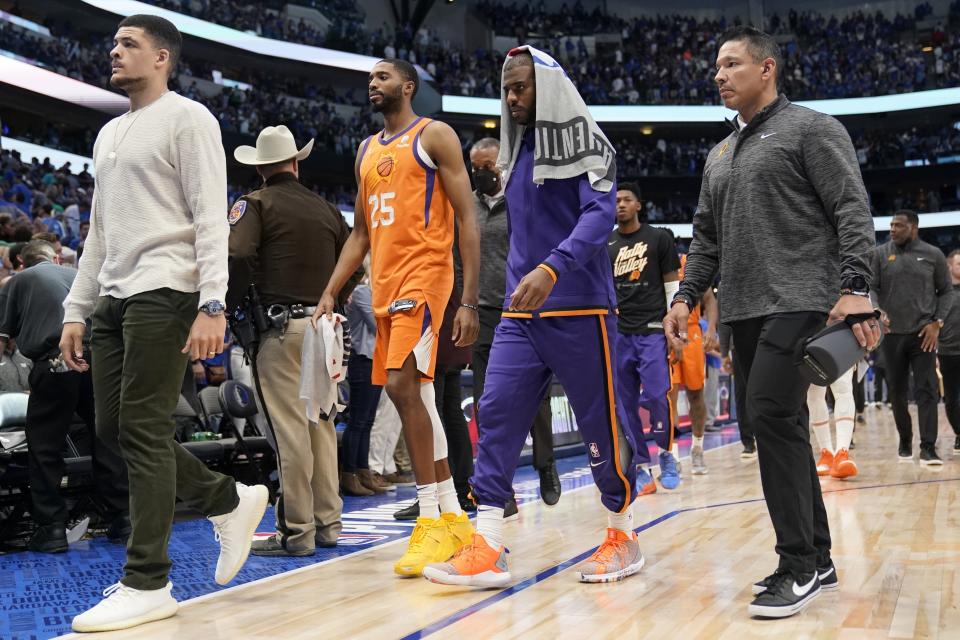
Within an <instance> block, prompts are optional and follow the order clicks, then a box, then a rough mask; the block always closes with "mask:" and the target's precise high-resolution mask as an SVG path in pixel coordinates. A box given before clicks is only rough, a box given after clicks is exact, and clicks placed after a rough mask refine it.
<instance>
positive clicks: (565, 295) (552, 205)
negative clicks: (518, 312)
mask: <svg viewBox="0 0 960 640" xmlns="http://www.w3.org/2000/svg"><path fill="white" fill-rule="evenodd" d="M533 133H534V129H533V128H532V127H531V128H530V129H528V130H527V131H526V132H525V133H524V135H523V142H522V146H521V147H520V151H519V154H518V156H517V161H516V164H514V167H513V171H512V173H511V174H510V179H509V182H508V183H507V188H506V192H505V193H506V201H507V220H508V233H509V236H510V252H509V254H508V255H507V298H506V300H505V301H504V309H506V308H507V306H508V305H509V302H510V294H512V293H513V292H514V290H515V289H516V288H517V285H518V284H519V283H520V280H521V279H522V278H523V277H524V276H525V275H527V274H528V273H530V272H531V271H533V270H534V269H536V268H537V267H538V266H539V265H543V266H544V267H546V268H547V269H548V270H550V271H552V273H553V275H554V276H556V285H554V287H553V291H551V292H550V296H549V297H548V298H547V300H546V302H544V304H543V306H542V307H540V309H538V310H537V311H538V312H542V311H561V310H563V311H576V310H585V309H606V310H608V311H610V312H613V311H614V310H615V309H616V306H617V296H616V293H615V292H614V289H613V271H612V268H611V266H610V260H609V259H608V258H607V252H606V246H607V244H606V243H607V238H608V237H609V236H610V231H611V230H612V229H613V227H614V225H615V224H616V219H617V216H616V202H617V188H616V185H614V186H613V188H611V189H610V191H609V192H607V193H603V192H600V191H596V190H594V189H593V187H591V186H590V181H589V180H588V179H587V175H586V174H583V175H579V176H576V177H574V178H567V179H565V180H545V181H544V183H543V185H542V186H537V185H536V184H534V182H533V158H534V152H535V150H534V138H533Z"/></svg>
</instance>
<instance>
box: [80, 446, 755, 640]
mask: <svg viewBox="0 0 960 640" xmlns="http://www.w3.org/2000/svg"><path fill="white" fill-rule="evenodd" d="M735 444H740V441H739V440H734V441H733V442H728V443H726V444H721V445H719V446H716V447H711V448H710V449H708V450H707V451H706V453H709V452H711V451H717V450H719V449H723V448H725V447H729V446H732V445H735ZM689 457H690V456H684V457H681V458H680V459H681V460H686V459H687V458H689ZM583 468H586V467H583ZM578 469H579V468H578ZM595 487H596V485H595V484H594V483H593V482H588V483H586V484H584V485H583V486H581V487H574V488H573V489H567V490H566V491H564V492H563V495H569V494H571V493H576V492H578V491H583V490H585V489H591V488H595ZM531 502H532V503H535V502H536V501H531ZM411 503H412V501H411ZM521 506H523V505H521ZM409 539H410V536H404V537H402V538H398V539H396V540H389V541H387V542H381V543H378V544H375V545H373V546H370V547H367V548H366V549H362V550H360V551H355V552H353V553H347V554H344V555H342V556H337V557H336V558H330V559H329V560H321V561H320V562H316V563H314V564H308V565H306V566H304V567H297V568H296V569H290V570H289V571H283V572H280V573H275V574H274V575H272V576H265V577H263V578H257V579H256V580H251V581H250V582H244V583H243V584H238V585H234V586H232V587H226V588H224V589H217V590H216V591H211V592H210V593H205V594H203V595H202V596H197V597H196V598H190V599H188V600H184V601H183V602H181V603H180V607H181V608H183V607H185V606H189V605H191V604H198V603H201V602H204V601H206V600H211V599H213V598H217V597H220V596H222V595H224V594H227V593H235V592H237V591H243V590H246V589H248V588H250V587H253V586H260V585H263V584H265V583H268V582H273V581H274V580H279V579H281V578H285V577H287V576H291V575H296V574H298V573H304V572H306V571H311V570H313V569H317V568H318V567H325V566H327V565H330V564H333V563H335V562H341V561H343V560H348V559H350V558H356V557H357V556H360V555H364V554H368V553H372V552H373V551H375V550H377V549H382V548H383V547H389V546H391V545H395V544H397V543H400V542H407V541H409ZM61 637H65V636H61ZM78 637H79V636H78Z"/></svg>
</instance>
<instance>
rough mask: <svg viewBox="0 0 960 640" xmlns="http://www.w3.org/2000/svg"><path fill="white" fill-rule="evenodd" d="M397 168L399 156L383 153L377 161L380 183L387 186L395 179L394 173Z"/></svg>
mask: <svg viewBox="0 0 960 640" xmlns="http://www.w3.org/2000/svg"><path fill="white" fill-rule="evenodd" d="M396 168H397V154H395V153H383V154H381V155H380V157H379V158H378V159H377V166H376V169H377V176H379V178H380V182H385V183H387V184H389V183H390V181H391V180H392V179H393V172H394V170H395V169H396Z"/></svg>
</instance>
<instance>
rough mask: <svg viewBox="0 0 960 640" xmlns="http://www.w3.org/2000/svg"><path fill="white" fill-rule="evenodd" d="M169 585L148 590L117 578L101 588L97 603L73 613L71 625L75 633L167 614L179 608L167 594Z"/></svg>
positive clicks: (142, 621)
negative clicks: (129, 584)
mask: <svg viewBox="0 0 960 640" xmlns="http://www.w3.org/2000/svg"><path fill="white" fill-rule="evenodd" d="M171 589H173V584H171V583H169V582H168V583H167V586H165V587H163V588H162V589H151V590H149V591H141V590H139V589H134V588H132V587H128V586H126V585H124V584H122V583H120V582H118V583H117V584H115V585H112V586H110V587H107V588H106V589H105V590H104V592H103V595H104V596H106V597H105V598H104V599H103V600H101V601H100V602H99V603H97V605H95V606H94V607H93V608H92V609H87V610H86V611H84V612H83V613H81V614H80V615H78V616H76V617H75V618H74V619H73V624H72V625H71V626H72V627H73V630H74V631H76V632H78V633H83V632H92V631H116V630H118V629H129V628H130V627H136V626H139V625H141V624H146V623H148V622H153V621H155V620H163V619H164V618H169V617H170V616H173V615H175V614H176V613H177V609H179V608H180V605H179V604H177V601H176V600H174V599H173V596H172V595H170V590H171Z"/></svg>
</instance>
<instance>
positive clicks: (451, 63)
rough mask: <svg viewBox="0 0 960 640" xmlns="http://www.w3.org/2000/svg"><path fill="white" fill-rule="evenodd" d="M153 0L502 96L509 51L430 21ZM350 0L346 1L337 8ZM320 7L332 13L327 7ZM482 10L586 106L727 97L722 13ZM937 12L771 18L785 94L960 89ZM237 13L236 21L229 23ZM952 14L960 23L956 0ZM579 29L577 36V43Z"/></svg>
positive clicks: (447, 89)
mask: <svg viewBox="0 0 960 640" xmlns="http://www.w3.org/2000/svg"><path fill="white" fill-rule="evenodd" d="M153 2H154V4H160V5H162V6H165V7H168V8H172V9H174V10H180V11H184V12H187V13H190V14H191V15H194V16H196V17H200V18H202V19H205V20H209V21H213V22H218V23H220V24H225V25H228V26H236V27H237V28H242V29H250V30H253V31H256V32H257V33H259V34H261V35H264V36H266V37H282V38H284V39H289V40H293V41H296V42H301V43H304V44H310V45H316V46H325V47H330V48H336V49H344V50H347V51H353V52H357V53H363V54H367V55H375V56H384V57H395V56H398V57H401V58H404V59H407V60H410V61H411V62H414V63H418V64H420V65H422V66H423V67H424V68H425V69H426V70H427V71H428V72H429V73H430V74H431V75H432V76H433V77H434V78H436V80H437V82H438V84H439V85H440V87H441V88H442V92H443V93H449V94H459V95H471V96H483V97H499V95H500V83H499V75H500V69H501V65H502V61H503V52H502V51H491V50H488V49H484V48H481V49H477V50H475V51H466V50H463V49H462V48H459V47H456V46H452V44H451V43H450V42H448V41H443V40H441V39H440V38H439V37H438V36H437V35H436V34H434V33H432V32H431V31H430V30H428V29H423V28H421V29H419V30H418V31H416V32H414V31H413V30H412V29H410V28H409V26H404V27H401V28H398V29H396V30H391V29H390V28H389V27H388V26H387V25H384V26H383V27H381V28H378V29H375V30H370V29H366V28H365V27H364V23H363V17H362V15H361V14H360V12H359V10H357V11H355V12H350V11H332V12H331V14H332V15H334V24H333V26H332V27H331V28H330V29H329V30H328V31H327V32H326V33H320V32H319V31H318V30H317V29H315V28H313V27H311V26H309V25H307V24H306V23H304V22H303V21H300V22H295V21H292V20H291V21H287V22H284V20H283V19H282V17H281V14H276V13H269V14H268V13H267V12H265V10H264V9H263V7H262V5H258V4H256V3H254V4H251V5H246V7H245V8H243V9H238V8H232V9H228V8H226V7H223V6H220V4H221V3H212V2H205V3H198V2H194V1H193V0H153ZM349 4H350V3H349V2H347V0H341V2H339V3H338V6H347V5H349ZM178 7H179V8H178ZM320 9H321V10H323V11H327V8H326V6H325V5H324V6H322V7H320ZM476 9H477V10H478V11H479V13H480V15H482V16H483V18H484V19H485V20H486V22H487V24H488V25H490V27H491V28H492V29H493V31H494V32H495V33H497V34H498V35H503V36H515V37H516V38H517V39H518V40H519V41H520V42H525V41H535V42H542V43H543V45H542V46H543V47H544V48H546V49H547V50H549V51H550V52H552V53H553V55H554V56H556V57H558V58H560V59H562V60H563V61H564V64H565V67H566V69H567V72H568V73H570V75H571V76H572V77H573V78H574V80H575V82H576V83H577V86H578V87H579V89H580V92H581V94H583V96H584V98H585V99H586V101H587V102H588V103H590V104H717V103H718V102H719V99H718V96H717V92H716V91H715V89H714V86H713V82H712V75H713V73H712V65H713V60H714V58H715V57H716V51H717V36H718V35H719V34H720V33H722V32H723V31H724V30H725V29H726V28H727V27H729V26H731V25H730V24H728V22H727V21H726V20H724V19H721V20H698V19H696V18H694V17H692V16H681V15H670V16H661V15H657V16H655V17H651V16H642V17H634V18H632V19H626V18H621V17H619V16H617V15H614V14H610V13H607V12H605V11H603V10H601V9H600V8H596V9H594V10H592V11H588V10H586V9H585V8H584V7H583V6H582V4H581V3H580V2H579V1H578V2H576V3H574V4H573V5H572V6H568V5H566V4H564V5H563V6H562V7H561V8H560V9H559V10H557V11H555V12H552V13H551V12H548V11H547V9H546V7H545V5H544V3H543V2H542V1H541V2H539V3H533V2H530V1H529V0H528V1H527V2H524V3H521V2H512V3H505V2H499V1H492V0H485V1H484V2H480V3H478V4H477V5H476ZM932 11H933V9H932V7H931V6H930V4H929V3H926V2H924V3H920V4H918V5H917V7H916V9H915V11H914V14H913V15H912V16H910V15H902V14H897V15H895V16H893V17H892V18H891V17H888V16H885V15H884V14H883V13H881V12H876V13H865V12H856V13H853V14H851V15H849V16H847V17H845V18H843V19H842V20H841V19H837V18H836V17H828V16H826V15H823V14H820V13H814V12H803V13H798V12H797V11H795V10H791V11H790V12H789V14H788V15H787V16H786V17H781V16H779V15H776V14H775V15H772V16H770V17H769V19H768V24H767V25H766V27H767V28H768V29H769V30H770V31H771V32H773V33H775V34H776V35H778V36H779V37H780V39H781V40H782V48H783V52H784V62H785V66H786V71H787V73H785V74H784V76H783V77H782V82H783V89H784V92H785V93H786V94H787V95H788V96H789V97H791V98H793V99H820V98H840V97H859V96H867V95H886V94H892V93H904V92H909V91H918V90H923V89H929V88H933V87H948V86H958V85H960V54H958V51H957V49H958V46H957V35H956V29H953V30H950V29H948V28H947V26H945V25H943V24H940V25H937V26H936V27H935V28H934V29H933V33H932V36H931V37H930V38H926V37H921V34H920V33H919V32H918V30H917V23H918V22H921V21H923V20H924V19H926V18H928V17H929V16H930V15H931V13H932ZM231 15H232V16H235V17H234V18H232V19H231V17H230V16H231ZM250 16H253V18H251V17H250ZM949 20H950V21H953V22H956V21H960V6H958V5H957V3H956V2H955V3H954V4H953V5H952V6H951V9H950V15H949ZM596 33H604V34H614V35H619V36H620V42H619V43H612V44H605V45H601V46H598V47H597V49H596V50H595V51H593V52H591V51H589V48H588V46H587V44H586V43H585V41H584V39H583V36H584V35H588V36H589V34H596ZM561 35H562V36H564V38H563V39H562V40H561ZM571 36H573V37H579V39H578V41H577V42H574V39H573V37H571ZM925 47H929V52H927V51H924V48H925ZM928 53H929V55H928Z"/></svg>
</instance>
